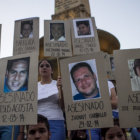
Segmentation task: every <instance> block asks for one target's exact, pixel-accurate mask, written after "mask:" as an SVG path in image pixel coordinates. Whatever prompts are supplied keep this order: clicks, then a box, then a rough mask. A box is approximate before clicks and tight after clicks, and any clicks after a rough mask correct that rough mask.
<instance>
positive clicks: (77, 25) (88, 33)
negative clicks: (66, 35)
mask: <svg viewBox="0 0 140 140" xmlns="http://www.w3.org/2000/svg"><path fill="white" fill-rule="evenodd" d="M73 26H74V33H75V37H76V38H85V37H93V36H94V32H93V26H92V21H91V19H75V20H73Z"/></svg>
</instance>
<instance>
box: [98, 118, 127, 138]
mask: <svg viewBox="0 0 140 140" xmlns="http://www.w3.org/2000/svg"><path fill="white" fill-rule="evenodd" d="M113 121H114V126H115V125H117V126H120V124H119V119H117V118H115V119H114V120H113ZM110 128H111V127H109V128H101V136H102V137H104V138H105V136H106V133H107V131H108V130H109V129H110ZM121 130H122V131H123V134H124V136H125V140H127V136H126V131H125V129H124V128H121Z"/></svg>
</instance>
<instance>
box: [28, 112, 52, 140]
mask: <svg viewBox="0 0 140 140" xmlns="http://www.w3.org/2000/svg"><path fill="white" fill-rule="evenodd" d="M50 136H51V133H50V127H49V122H48V119H47V118H46V117H44V116H43V115H40V114H38V118H37V124H36V125H28V126H27V140H50Z"/></svg>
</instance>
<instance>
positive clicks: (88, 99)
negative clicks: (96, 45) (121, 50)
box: [60, 52, 113, 130]
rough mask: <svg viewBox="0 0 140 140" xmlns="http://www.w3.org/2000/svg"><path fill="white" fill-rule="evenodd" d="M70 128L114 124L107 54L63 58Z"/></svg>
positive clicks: (62, 67)
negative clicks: (105, 60)
mask: <svg viewBox="0 0 140 140" xmlns="http://www.w3.org/2000/svg"><path fill="white" fill-rule="evenodd" d="M60 66H61V74H62V84H63V94H64V103H65V113H66V122H67V128H68V130H77V129H91V128H101V127H110V126H112V125H113V121H112V110H111V103H110V99H109V90H108V84H107V77H106V71H105V69H104V54H103V53H101V52H98V53H93V54H92V55H85V56H77V57H72V58H67V59H62V60H61V61H60Z"/></svg>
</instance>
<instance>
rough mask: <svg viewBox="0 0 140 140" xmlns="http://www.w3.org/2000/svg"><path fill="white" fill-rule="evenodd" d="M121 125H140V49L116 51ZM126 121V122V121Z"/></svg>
mask: <svg viewBox="0 0 140 140" xmlns="http://www.w3.org/2000/svg"><path fill="white" fill-rule="evenodd" d="M114 63H115V78H116V85H117V93H118V101H119V116H120V125H121V127H123V128H130V127H139V125H140V102H139V101H140V49H130V50H118V51H114ZM124 120H125V121H124Z"/></svg>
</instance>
